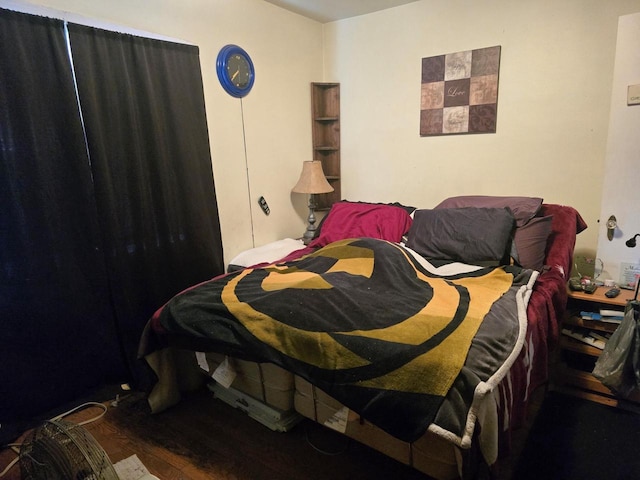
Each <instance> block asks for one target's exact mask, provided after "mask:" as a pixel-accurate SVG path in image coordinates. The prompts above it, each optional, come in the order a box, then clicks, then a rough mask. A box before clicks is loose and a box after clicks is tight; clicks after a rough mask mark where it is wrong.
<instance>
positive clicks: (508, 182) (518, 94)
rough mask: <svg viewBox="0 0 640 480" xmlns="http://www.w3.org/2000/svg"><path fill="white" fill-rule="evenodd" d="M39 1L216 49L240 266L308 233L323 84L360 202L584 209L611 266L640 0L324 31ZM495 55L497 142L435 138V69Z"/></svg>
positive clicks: (396, 20)
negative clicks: (221, 58) (231, 75)
mask: <svg viewBox="0 0 640 480" xmlns="http://www.w3.org/2000/svg"><path fill="white" fill-rule="evenodd" d="M31 1H32V2H34V3H37V4H40V5H44V6H47V7H50V8H55V9H58V10H63V11H66V12H73V13H75V14H79V15H83V16H86V17H90V18H93V19H99V20H103V21H105V22H109V23H115V24H120V25H124V26H128V27H131V28H135V29H139V30H144V31H148V32H153V33H156V34H161V35H165V36H169V37H173V38H178V39H183V40H185V41H186V42H189V43H193V44H195V45H198V46H199V47H200V59H201V63H202V73H203V82H204V92H205V101H206V104H207V117H208V122H209V133H210V141H211V151H212V162H213V170H214V175H215V182H216V191H217V195H218V207H219V210H220V218H221V227H222V236H223V243H224V249H225V261H227V262H228V260H230V259H231V258H232V257H233V256H235V254H237V253H238V252H240V251H242V250H244V249H246V248H249V247H251V246H252V244H253V243H255V244H256V245H261V244H264V243H267V242H269V241H272V240H275V239H278V238H283V237H286V236H291V237H295V236H299V235H300V234H301V233H302V232H303V231H304V224H305V220H306V215H307V210H306V198H303V196H301V195H295V194H294V195H292V194H291V193H290V190H291V187H292V186H293V185H294V184H295V182H296V180H297V178H298V175H299V172H300V166H301V162H302V161H303V160H309V159H311V122H310V97H309V95H310V93H309V83H310V82H312V81H322V80H325V81H338V82H340V83H341V100H342V105H341V111H342V124H341V127H342V179H343V180H342V189H343V190H342V192H343V197H344V198H349V199H353V200H372V201H395V200H398V201H402V202H405V203H408V204H413V205H416V206H419V207H425V208H428V207H430V206H433V205H435V204H436V203H437V202H439V201H440V200H442V199H443V198H445V197H447V196H451V195H458V194H487V195H512V194H520V195H536V196H542V197H544V199H545V201H547V202H550V203H562V204H569V205H572V206H575V207H576V208H577V209H578V210H579V211H580V213H581V214H582V215H583V216H584V218H585V220H586V221H587V222H588V224H589V225H590V228H588V229H587V230H586V231H585V232H584V233H582V234H580V235H579V236H578V251H579V252H580V251H584V252H587V253H590V254H591V255H594V254H595V251H596V244H597V238H598V224H597V221H598V218H599V216H600V204H601V197H602V175H603V173H604V159H605V157H606V152H607V149H606V144H607V130H608V122H609V110H610V100H611V88H612V78H613V67H614V55H615V45H616V30H617V22H618V17H619V16H620V15H623V14H629V13H635V12H638V11H640V0H609V1H606V2H604V1H596V0H562V1H561V2H558V1H556V0H535V1H534V0H521V1H513V0H483V1H476V2H472V1H470V0H424V1H418V2H415V3H411V4H408V5H404V6H401V7H397V8H393V9H389V10H385V11H381V12H378V13H374V14H370V15H364V16H360V17H354V18H351V19H347V20H343V21H339V22H334V23H330V24H326V25H324V26H322V25H321V24H319V23H317V22H315V21H312V20H309V19H306V18H304V17H301V16H299V15H296V14H292V13H290V12H287V11H285V10H283V9H280V8H278V7H276V6H274V5H272V4H270V3H267V2H264V1H262V0H180V1H177V0H136V1H130V0H110V1H109V2H106V1H102V0H31ZM6 3H7V0H0V6H3V5H4V4H6ZM12 3H15V1H14V2H12ZM227 43H235V44H238V45H240V46H242V47H243V48H245V49H246V50H247V51H248V52H249V54H250V55H251V56H252V58H253V60H254V63H255V66H256V70H257V73H256V83H255V86H254V89H253V91H252V92H251V93H250V94H249V95H248V96H247V97H246V98H245V99H244V100H242V103H241V102H240V100H238V99H235V98H232V97H230V96H228V95H227V94H226V93H224V91H223V90H222V88H221V87H220V85H219V83H218V80H217V78H216V74H215V59H216V56H217V53H218V51H219V49H220V48H221V47H222V46H224V45H225V44H227ZM494 45H501V46H502V56H501V69H500V86H499V100H498V123H497V133H496V134H487V135H458V136H442V137H420V136H419V102H420V74H421V72H420V69H421V59H422V58H423V57H429V56H433V55H439V54H444V53H450V52H456V51H462V50H469V49H474V48H481V47H489V46H494ZM243 117H244V118H243ZM243 119H244V132H245V135H244V136H243ZM245 138H246V152H247V160H248V165H249V174H250V189H251V193H252V198H251V201H250V200H249V199H248V194H247V190H248V188H247V177H246V168H245V156H244V155H245V153H244V152H245V142H244V140H245ZM261 195H264V196H265V198H266V199H267V201H268V202H269V205H270V207H271V215H269V216H268V217H266V216H265V215H263V213H262V212H261V211H260V209H259V208H258V206H257V203H256V201H257V198H258V197H259V196H261ZM250 206H251V210H252V212H251V213H252V216H253V229H252V222H251V221H250V220H251V217H250ZM607 216H608V213H607ZM252 230H253V234H252ZM253 237H255V239H254V238H253Z"/></svg>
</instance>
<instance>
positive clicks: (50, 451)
mask: <svg viewBox="0 0 640 480" xmlns="http://www.w3.org/2000/svg"><path fill="white" fill-rule="evenodd" d="M19 462H20V471H21V476H22V479H23V480H45V479H47V480H50V479H60V480H118V474H117V473H116V471H115V469H114V468H113V465H112V464H111V461H110V460H109V457H108V456H107V453H106V452H105V451H104V449H103V448H102V447H101V446H100V444H99V443H98V442H97V441H96V440H95V439H94V438H93V437H92V436H91V434H90V433H89V432H88V431H87V430H86V429H84V428H83V427H82V426H80V425H76V424H74V423H71V422H67V421H64V420H48V421H46V422H44V423H43V424H42V425H40V426H39V427H37V428H35V429H34V431H33V432H32V433H31V435H30V436H29V437H28V439H27V440H26V441H25V442H24V443H23V444H22V446H21V447H20V454H19Z"/></svg>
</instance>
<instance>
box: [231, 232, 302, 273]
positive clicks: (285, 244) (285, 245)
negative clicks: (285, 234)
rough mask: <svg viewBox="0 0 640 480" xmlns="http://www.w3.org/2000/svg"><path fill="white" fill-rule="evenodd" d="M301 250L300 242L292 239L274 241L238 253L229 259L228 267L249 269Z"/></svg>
mask: <svg viewBox="0 0 640 480" xmlns="http://www.w3.org/2000/svg"><path fill="white" fill-rule="evenodd" d="M302 248H304V243H302V240H294V239H293V238H284V239H282V240H276V241H275V242H271V243H267V244H266V245H262V246H260V247H255V248H251V249H249V250H245V251H243V252H240V253H239V254H238V255H236V256H235V257H233V259H231V261H230V262H229V267H231V265H236V266H238V267H250V266H252V265H258V264H260V263H271V262H275V261H276V260H280V259H281V258H283V257H286V256H287V255H289V254H291V253H293V252H295V251H296V250H300V249H302Z"/></svg>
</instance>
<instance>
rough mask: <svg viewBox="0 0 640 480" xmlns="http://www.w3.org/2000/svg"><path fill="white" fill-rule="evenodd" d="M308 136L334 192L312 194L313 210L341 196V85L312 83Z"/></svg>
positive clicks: (329, 206)
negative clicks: (314, 207) (313, 196)
mask: <svg viewBox="0 0 640 480" xmlns="http://www.w3.org/2000/svg"><path fill="white" fill-rule="evenodd" d="M311 123H312V128H311V136H312V142H313V160H317V161H320V162H322V170H323V171H324V174H325V176H326V178H327V181H328V182H329V184H330V185H331V186H332V187H333V192H331V193H323V194H320V195H316V196H315V200H316V210H321V211H322V210H328V209H329V208H331V205H333V204H334V203H335V202H338V201H340V200H341V199H342V192H341V182H340V84H339V83H318V82H314V83H312V84H311Z"/></svg>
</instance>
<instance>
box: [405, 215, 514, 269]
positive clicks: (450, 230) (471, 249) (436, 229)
mask: <svg viewBox="0 0 640 480" xmlns="http://www.w3.org/2000/svg"><path fill="white" fill-rule="evenodd" d="M514 227H515V219H514V217H513V214H512V213H511V211H510V210H509V209H507V208H475V207H465V208H442V209H437V210H436V209H434V210H416V211H415V212H414V216H413V224H412V225H411V228H410V229H409V239H408V241H407V247H409V248H411V249H413V250H415V251H416V252H418V253H419V254H420V255H422V256H423V257H425V258H427V259H435V260H453V261H458V262H464V263H470V264H474V265H504V264H508V263H509V251H510V249H511V234H512V232H513V229H514Z"/></svg>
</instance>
